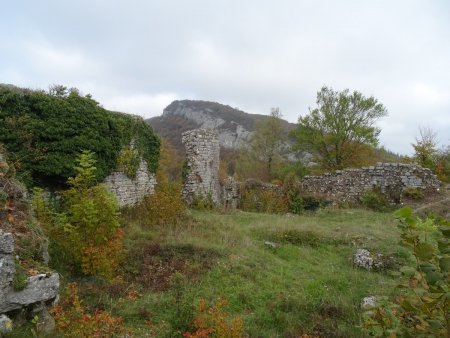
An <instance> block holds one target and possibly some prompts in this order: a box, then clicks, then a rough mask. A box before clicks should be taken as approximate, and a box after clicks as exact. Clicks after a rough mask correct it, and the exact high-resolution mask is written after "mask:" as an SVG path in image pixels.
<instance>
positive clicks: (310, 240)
mask: <svg viewBox="0 0 450 338" xmlns="http://www.w3.org/2000/svg"><path fill="white" fill-rule="evenodd" d="M267 237H268V238H270V239H271V240H272V241H274V242H276V243H286V244H292V245H300V246H311V247H313V248H315V247H318V246H319V245H321V244H325V245H346V244H349V243H348V240H346V239H343V238H338V237H335V238H334V237H330V236H323V235H320V234H319V233H317V232H315V231H311V230H296V229H290V230H282V231H276V232H273V233H270V234H268V236H267Z"/></svg>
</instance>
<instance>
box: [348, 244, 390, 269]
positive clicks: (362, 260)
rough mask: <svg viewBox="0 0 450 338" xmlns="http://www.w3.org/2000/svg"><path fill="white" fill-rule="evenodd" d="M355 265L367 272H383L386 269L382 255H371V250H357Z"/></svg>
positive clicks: (354, 259)
mask: <svg viewBox="0 0 450 338" xmlns="http://www.w3.org/2000/svg"><path fill="white" fill-rule="evenodd" d="M353 264H354V265H355V266H357V267H360V268H363V269H366V270H383V269H385V268H386V265H385V259H384V256H383V255H382V254H375V255H373V254H371V253H370V251H369V250H366V249H357V250H356V253H355V256H354V257H353Z"/></svg>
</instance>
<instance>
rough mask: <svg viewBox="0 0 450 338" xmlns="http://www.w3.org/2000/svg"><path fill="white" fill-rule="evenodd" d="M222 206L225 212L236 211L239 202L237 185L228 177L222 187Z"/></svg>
mask: <svg viewBox="0 0 450 338" xmlns="http://www.w3.org/2000/svg"><path fill="white" fill-rule="evenodd" d="M222 189H223V190H222V200H223V206H224V207H225V209H226V210H236V208H237V205H238V202H239V183H238V182H236V181H235V179H234V178H233V177H231V176H229V177H228V178H227V179H226V180H225V182H224V183H223V186H222Z"/></svg>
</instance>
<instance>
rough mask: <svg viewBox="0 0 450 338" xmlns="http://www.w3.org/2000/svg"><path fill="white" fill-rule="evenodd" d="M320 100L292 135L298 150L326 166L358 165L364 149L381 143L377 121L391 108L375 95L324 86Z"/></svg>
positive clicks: (302, 119)
mask: <svg viewBox="0 0 450 338" xmlns="http://www.w3.org/2000/svg"><path fill="white" fill-rule="evenodd" d="M316 103H317V108H314V109H311V108H310V109H309V114H307V115H306V116H300V117H299V119H298V127H297V128H296V129H295V130H294V131H293V132H292V135H293V136H294V138H295V140H296V145H295V147H294V149H296V150H298V151H307V152H310V153H311V154H312V155H313V156H314V159H315V161H316V162H317V163H318V164H320V166H321V168H322V169H325V170H336V169H342V168H345V167H347V166H350V165H356V164H357V163H355V158H356V157H357V156H358V153H359V151H360V149H362V148H363V147H367V145H370V146H376V145H377V143H378V135H379V134H380V131H381V130H380V129H379V128H378V127H376V126H375V122H376V121H377V120H378V119H380V118H381V117H384V116H386V115H387V110H386V108H385V107H384V106H383V105H382V104H381V103H379V102H378V101H377V100H376V99H375V98H374V97H369V98H366V97H365V96H363V95H362V94H361V93H359V92H357V91H354V92H353V93H350V92H349V90H348V89H345V90H343V91H341V92H338V91H334V90H333V89H332V88H328V87H325V86H324V87H323V88H322V89H321V90H320V91H319V92H318V93H317V101H316Z"/></svg>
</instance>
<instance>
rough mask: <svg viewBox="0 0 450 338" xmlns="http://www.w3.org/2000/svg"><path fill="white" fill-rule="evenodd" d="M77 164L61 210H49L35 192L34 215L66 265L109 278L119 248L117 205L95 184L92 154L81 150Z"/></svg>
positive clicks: (115, 263)
mask: <svg viewBox="0 0 450 338" xmlns="http://www.w3.org/2000/svg"><path fill="white" fill-rule="evenodd" d="M77 162H78V165H77V166H76V167H75V170H76V172H77V175H76V176H75V177H71V178H70V179H69V185H70V186H71V188H70V189H68V190H66V191H65V192H64V193H63V197H64V202H63V206H62V210H61V211H60V212H57V211H55V210H52V208H50V207H49V206H48V204H47V203H46V201H45V199H44V197H43V194H42V190H35V195H34V198H33V206H34V210H35V214H36V217H37V219H38V220H39V221H40V222H41V223H42V225H43V227H44V228H45V230H46V233H47V235H48V236H49V237H50V240H51V242H52V243H51V244H52V245H53V248H55V247H56V248H57V252H58V253H61V255H62V256H63V259H66V260H67V263H68V264H73V265H74V266H75V267H76V268H78V269H79V270H81V272H82V273H83V274H86V275H100V276H103V277H105V278H110V277H111V276H112V273H113V271H114V270H115V268H116V266H117V264H118V261H119V258H120V253H121V248H122V232H121V230H120V229H119V206H118V204H117V201H116V198H115V196H114V195H113V194H112V193H111V192H110V191H109V190H108V189H107V187H106V186H105V185H102V184H98V185H95V171H96V168H95V166H94V164H95V160H94V154H93V153H92V152H89V151H84V152H83V153H82V154H81V155H80V156H79V157H78V159H77Z"/></svg>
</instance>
